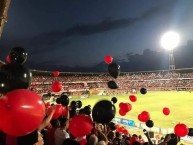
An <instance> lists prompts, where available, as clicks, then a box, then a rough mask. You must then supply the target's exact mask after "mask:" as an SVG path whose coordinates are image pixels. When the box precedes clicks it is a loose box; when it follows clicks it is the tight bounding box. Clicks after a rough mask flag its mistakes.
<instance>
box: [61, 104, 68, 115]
mask: <svg viewBox="0 0 193 145" xmlns="http://www.w3.org/2000/svg"><path fill="white" fill-rule="evenodd" d="M67 115H68V111H67V109H66V107H65V106H62V116H67Z"/></svg>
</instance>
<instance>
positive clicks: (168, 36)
mask: <svg viewBox="0 0 193 145" xmlns="http://www.w3.org/2000/svg"><path fill="white" fill-rule="evenodd" d="M179 42H180V36H179V34H178V33H176V32H174V31H169V32H166V33H165V34H164V35H163V36H162V37H161V46H162V47H163V48H164V49H167V50H173V49H174V48H176V47H177V46H178V44H179Z"/></svg>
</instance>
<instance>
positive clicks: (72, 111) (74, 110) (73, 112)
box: [70, 108, 77, 118]
mask: <svg viewBox="0 0 193 145" xmlns="http://www.w3.org/2000/svg"><path fill="white" fill-rule="evenodd" d="M76 114H77V112H76V109H75V108H73V109H72V110H70V118H72V117H74V116H75V115H76Z"/></svg>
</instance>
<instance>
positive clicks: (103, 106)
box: [92, 100, 116, 124]
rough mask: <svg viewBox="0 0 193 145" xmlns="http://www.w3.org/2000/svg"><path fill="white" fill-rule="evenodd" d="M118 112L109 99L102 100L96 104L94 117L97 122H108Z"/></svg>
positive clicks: (93, 112)
mask: <svg viewBox="0 0 193 145" xmlns="http://www.w3.org/2000/svg"><path fill="white" fill-rule="evenodd" d="M115 114H116V108H115V106H114V105H113V104H112V103H111V101H108V100H102V101H99V102H98V103H96V104H95V106H94V107H93V110H92V117H93V120H94V121H95V122H98V123H102V124H103V123H105V124H108V123H109V122H110V121H111V120H112V119H113V118H114V117H115Z"/></svg>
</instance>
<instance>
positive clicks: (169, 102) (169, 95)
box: [72, 91, 193, 128]
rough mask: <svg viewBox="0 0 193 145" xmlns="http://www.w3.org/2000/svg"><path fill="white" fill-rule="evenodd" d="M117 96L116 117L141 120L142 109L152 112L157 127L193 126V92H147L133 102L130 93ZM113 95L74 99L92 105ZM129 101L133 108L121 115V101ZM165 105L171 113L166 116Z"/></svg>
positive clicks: (139, 95)
mask: <svg viewBox="0 0 193 145" xmlns="http://www.w3.org/2000/svg"><path fill="white" fill-rule="evenodd" d="M114 96H116V97H117V99H118V102H117V103H116V112H117V113H116V117H121V118H126V119H130V120H134V121H135V122H140V121H139V120H138V119H137V117H138V114H140V113H141V112H142V111H148V112H149V113H150V117H151V120H153V121H154V126H155V127H160V128H173V127H174V126H175V124H177V123H179V122H180V123H185V124H186V125H187V126H188V128H190V127H193V111H192V110H193V109H192V107H193V94H192V93H190V92H170V91H168V92H147V94H145V95H142V94H140V93H138V94H136V97H137V101H136V102H131V101H130V100H129V95H114ZM114 96H113V95H109V96H90V97H89V98H85V99H81V98H74V99H72V100H81V101H82V103H83V106H86V105H89V104H90V105H91V106H92V107H93V106H94V104H95V103H96V102H98V101H99V100H102V99H107V100H111V98H112V97H114ZM120 102H128V103H130V104H132V110H131V111H130V112H128V113H127V114H126V115H125V116H120V115H119V103H120ZM164 107H169V108H170V115H168V116H165V115H164V114H163V113H162V109H163V108H164Z"/></svg>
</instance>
